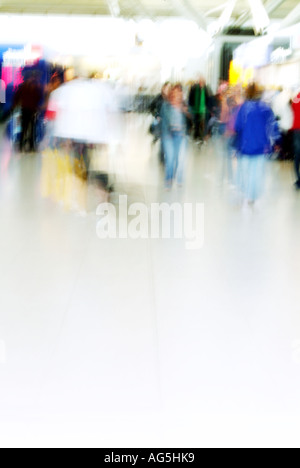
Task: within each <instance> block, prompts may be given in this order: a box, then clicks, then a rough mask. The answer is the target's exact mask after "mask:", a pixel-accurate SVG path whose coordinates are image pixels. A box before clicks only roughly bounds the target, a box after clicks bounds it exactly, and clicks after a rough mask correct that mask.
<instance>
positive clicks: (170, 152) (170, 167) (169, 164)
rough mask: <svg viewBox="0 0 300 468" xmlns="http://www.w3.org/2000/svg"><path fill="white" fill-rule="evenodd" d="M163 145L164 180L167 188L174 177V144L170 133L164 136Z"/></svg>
mask: <svg viewBox="0 0 300 468" xmlns="http://www.w3.org/2000/svg"><path fill="white" fill-rule="evenodd" d="M163 145H164V150H165V182H166V186H167V188H170V187H171V186H172V182H173V177H174V146H173V138H172V136H171V135H169V134H168V135H165V136H164V143H163Z"/></svg>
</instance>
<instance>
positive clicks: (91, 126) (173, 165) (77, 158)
mask: <svg viewBox="0 0 300 468" xmlns="http://www.w3.org/2000/svg"><path fill="white" fill-rule="evenodd" d="M99 78H101V76H98V75H97V76H95V75H91V76H89V77H87V76H75V77H74V79H72V80H70V81H68V82H64V80H63V78H62V76H61V75H60V74H58V73H53V75H52V76H51V79H50V81H49V83H48V84H47V85H46V86H43V85H42V84H41V82H40V80H39V76H38V74H37V73H36V72H32V73H30V74H29V75H28V76H25V79H24V81H23V83H22V84H21V85H20V86H19V87H18V88H17V89H16V90H13V89H10V88H9V89H8V90H7V98H8V99H7V101H6V104H5V109H4V112H3V118H4V119H7V118H13V117H12V116H13V115H14V114H15V112H16V110H18V111H19V114H20V135H19V139H18V145H19V150H20V151H21V152H25V151H29V152H33V151H36V150H37V149H42V150H43V177H42V179H43V193H44V195H45V196H50V197H54V198H55V199H64V200H65V204H66V206H69V205H70V203H71V202H70V200H71V199H72V200H74V193H77V194H78V193H79V192H80V195H78V197H77V198H78V200H77V202H76V204H77V205H78V206H80V208H81V209H82V210H83V211H84V207H85V206H86V201H85V199H86V193H85V192H86V185H87V184H86V182H87V180H89V181H93V182H94V184H95V186H97V187H98V189H99V190H100V191H102V193H103V194H105V196H106V197H107V195H108V194H109V193H110V192H111V190H112V186H111V183H110V181H109V175H108V173H109V169H108V165H109V163H108V162H107V160H108V153H109V147H110V145H111V142H112V134H113V132H115V130H116V127H117V122H118V117H117V116H118V113H119V112H125V111H124V110H123V107H122V104H121V103H120V102H118V97H117V93H116V92H115V89H114V87H113V86H112V84H111V83H110V82H107V81H103V80H102V79H99ZM292 98H293V99H292ZM150 112H151V113H152V115H153V117H154V120H153V122H152V124H151V127H150V132H151V133H152V134H153V137H154V142H156V141H160V149H159V159H160V162H161V163H162V164H163V165H164V168H165V186H166V189H167V190H171V188H172V186H173V184H174V183H177V184H178V185H179V186H182V185H183V183H184V172H185V171H184V167H185V155H186V149H187V143H188V141H193V142H194V143H195V145H196V146H195V148H199V151H200V148H202V147H205V146H206V145H207V143H208V141H209V140H210V141H211V144H212V145H213V148H214V150H215V153H216V155H217V156H218V158H219V160H220V161H221V166H222V170H221V172H222V174H221V178H222V180H227V181H228V183H229V184H230V185H231V186H232V187H233V188H236V189H237V190H238V192H239V193H240V194H241V196H242V197H243V199H244V200H246V201H247V202H248V203H250V204H253V203H254V202H255V201H256V200H257V199H258V198H259V197H260V195H261V193H262V189H263V180H264V169H265V161H266V159H267V158H270V157H271V156H273V155H274V154H276V155H277V157H278V158H279V159H282V160H287V159H293V160H294V167H295V174H296V183H295V187H296V188H297V189H300V95H298V96H292V95H291V94H290V93H288V92H287V91H286V90H283V89H280V90H278V91H277V92H276V93H273V94H272V96H271V97H270V95H269V94H268V93H266V92H264V90H262V89H260V88H259V87H258V86H256V85H255V84H251V85H249V86H248V87H247V88H243V87H242V86H241V85H236V86H229V85H228V83H225V82H223V83H221V84H220V87H219V89H218V92H217V94H216V95H213V93H212V91H211V89H210V87H209V86H208V85H207V83H206V82H205V80H204V78H202V77H200V78H199V80H198V81H197V82H195V83H193V84H192V85H191V86H189V87H188V88H186V87H184V86H183V85H182V84H180V83H175V84H171V83H169V82H167V83H165V84H164V85H163V87H162V89H161V92H160V93H159V94H158V95H157V96H156V97H155V98H154V99H153V100H152V102H151V104H150ZM39 121H43V123H45V131H44V133H43V135H42V138H38V131H37V128H38V123H39ZM41 140H42V145H40V146H39V148H38V143H40V141H41ZM196 151H197V149H196ZM72 181H73V182H72ZM76 181H77V182H76ZM80 187H81V188H80ZM79 188H80V190H79ZM75 198H76V197H75ZM66 200H68V201H66Z"/></svg>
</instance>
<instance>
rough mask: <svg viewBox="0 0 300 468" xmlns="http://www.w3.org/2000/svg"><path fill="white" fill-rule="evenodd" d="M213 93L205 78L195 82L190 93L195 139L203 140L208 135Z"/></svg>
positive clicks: (189, 102)
mask: <svg viewBox="0 0 300 468" xmlns="http://www.w3.org/2000/svg"><path fill="white" fill-rule="evenodd" d="M211 98H212V93H211V91H210V89H209V88H208V86H207V85H206V83H205V80H204V79H203V78H200V80H199V83H196V84H194V85H193V86H192V87H191V89H190V93H189V98H188V105H189V108H190V109H191V110H192V113H193V119H194V139H195V140H196V141H200V142H203V141H204V140H205V138H206V135H207V124H208V122H209V119H210V113H211V103H212V99H211Z"/></svg>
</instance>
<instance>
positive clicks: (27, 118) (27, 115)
mask: <svg viewBox="0 0 300 468" xmlns="http://www.w3.org/2000/svg"><path fill="white" fill-rule="evenodd" d="M43 96H44V93H43V88H42V86H41V84H40V83H39V81H38V77H37V75H36V74H34V73H32V74H31V75H30V76H29V77H28V78H27V79H26V80H25V81H24V83H22V84H21V85H20V86H19V88H18V89H17V91H16V93H15V96H14V102H13V110H14V109H16V108H17V107H20V109H21V138H20V151H21V152H23V151H24V149H25V144H26V141H27V140H28V144H29V151H35V149H36V148H35V146H36V138H35V135H36V121H37V120H36V119H37V114H38V111H39V110H40V108H41V105H42V103H43Z"/></svg>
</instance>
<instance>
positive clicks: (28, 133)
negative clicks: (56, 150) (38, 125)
mask: <svg viewBox="0 0 300 468" xmlns="http://www.w3.org/2000/svg"><path fill="white" fill-rule="evenodd" d="M21 127H22V129H21V140H20V150H21V151H23V150H24V145H25V141H26V138H27V139H28V141H29V150H30V151H34V149H35V148H34V146H35V144H34V143H35V142H34V140H35V138H34V133H35V112H34V111H32V110H31V109H22V113H21Z"/></svg>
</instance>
